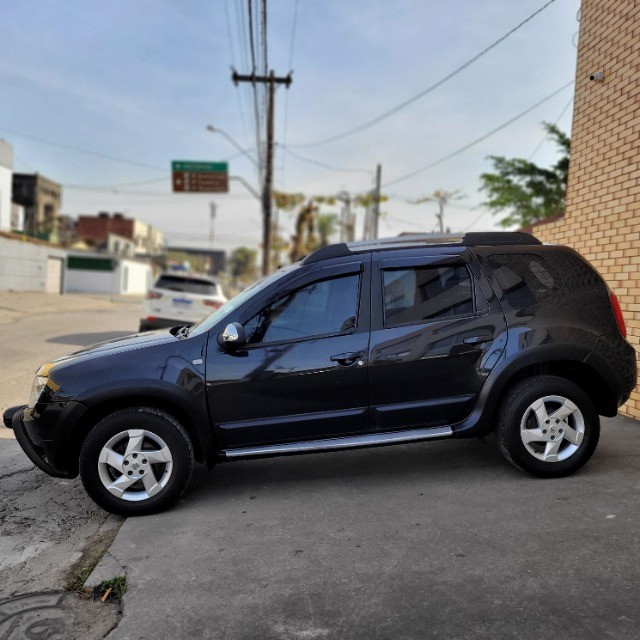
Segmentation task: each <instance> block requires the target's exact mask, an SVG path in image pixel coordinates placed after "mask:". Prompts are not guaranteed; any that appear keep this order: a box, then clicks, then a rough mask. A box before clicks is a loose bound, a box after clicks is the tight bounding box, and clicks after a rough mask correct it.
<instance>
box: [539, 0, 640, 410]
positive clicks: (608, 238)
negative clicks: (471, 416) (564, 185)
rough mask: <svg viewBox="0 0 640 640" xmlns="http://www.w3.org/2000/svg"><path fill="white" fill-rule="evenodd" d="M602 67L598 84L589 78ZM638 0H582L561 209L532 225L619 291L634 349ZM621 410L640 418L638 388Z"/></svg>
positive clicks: (638, 265) (637, 339) (639, 198)
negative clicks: (567, 166) (587, 263)
mask: <svg viewBox="0 0 640 640" xmlns="http://www.w3.org/2000/svg"><path fill="white" fill-rule="evenodd" d="M599 70H602V71H604V81H603V82H593V81H591V80H590V79H589V76H590V75H591V74H592V73H594V72H596V71H599ZM639 209H640V2H639V1H638V0H635V1H634V0H615V1H612V0H582V10H581V19H580V39H579V45H578V67H577V71H576V85H575V102H574V111H573V129H572V133H571V166H570V171H569V186H568V192H567V211H566V214H565V216H564V217H562V218H560V219H559V220H557V221H553V222H548V223H542V224H538V225H534V228H533V229H532V231H533V233H534V234H535V235H536V237H538V238H539V239H540V240H542V241H543V242H555V243H561V244H567V245H570V246H572V247H574V248H575V249H576V250H577V251H579V252H580V253H581V254H582V255H583V256H584V257H585V258H587V259H588V260H589V261H590V262H591V264H593V265H594V266H595V267H596V268H597V269H598V270H599V271H600V273H601V274H602V275H603V276H604V278H605V279H606V280H607V282H608V283H609V286H610V287H611V288H612V289H613V291H614V292H615V293H616V294H617V296H618V298H619V300H620V304H621V306H622V310H623V312H624V317H625V320H626V325H627V331H628V339H629V342H631V344H632V345H633V346H634V347H635V348H636V350H640V251H639V248H640V215H639ZM621 411H622V412H623V413H625V414H627V415H630V416H633V417H634V418H640V388H639V387H636V390H635V391H634V393H633V394H632V396H631V399H630V400H629V402H628V403H627V404H626V405H625V406H624V407H623V408H622V409H621Z"/></svg>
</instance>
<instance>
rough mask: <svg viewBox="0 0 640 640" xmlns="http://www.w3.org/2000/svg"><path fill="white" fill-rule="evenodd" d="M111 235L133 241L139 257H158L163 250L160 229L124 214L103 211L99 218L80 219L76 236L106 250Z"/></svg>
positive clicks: (81, 217) (83, 217) (85, 217)
mask: <svg viewBox="0 0 640 640" xmlns="http://www.w3.org/2000/svg"><path fill="white" fill-rule="evenodd" d="M109 234H114V235H116V236H121V237H122V238H127V239H129V240H132V241H133V243H134V247H135V249H134V250H135V253H136V254H138V255H148V256H157V255H160V254H161V253H162V250H163V237H162V232H161V231H160V230H159V229H156V228H155V227H153V226H151V225H149V224H146V223H144V222H141V221H140V220H136V219H134V218H127V217H125V216H124V214H122V213H114V214H113V215H111V214H110V213H107V212H104V211H102V212H100V213H99V214H98V215H97V216H79V217H78V222H77V225H76V235H77V236H78V237H79V238H82V239H83V240H86V241H88V242H90V243H92V244H93V245H94V246H95V247H99V248H106V247H107V243H108V236H109Z"/></svg>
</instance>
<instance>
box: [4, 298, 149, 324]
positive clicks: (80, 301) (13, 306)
mask: <svg viewBox="0 0 640 640" xmlns="http://www.w3.org/2000/svg"><path fill="white" fill-rule="evenodd" d="M141 302H142V296H110V295H99V294H82V293H66V294H64V295H55V294H51V293H42V292H40V291H0V324H6V323H9V322H13V321H16V320H20V319H21V318H24V317H27V316H31V315H34V314H38V315H48V314H52V313H73V312H80V311H92V310H93V311H95V310H99V309H114V308H116V307H117V306H119V305H125V306H127V305H140V304H141Z"/></svg>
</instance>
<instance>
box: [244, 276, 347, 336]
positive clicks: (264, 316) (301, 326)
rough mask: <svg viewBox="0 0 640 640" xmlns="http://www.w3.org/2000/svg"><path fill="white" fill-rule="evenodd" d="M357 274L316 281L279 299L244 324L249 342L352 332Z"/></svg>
mask: <svg viewBox="0 0 640 640" xmlns="http://www.w3.org/2000/svg"><path fill="white" fill-rule="evenodd" d="M358 285H359V276H358V275H355V274H354V275H348V276H342V277H338V278H331V279H328V280H320V281H318V282H314V283H312V284H309V285H307V286H305V287H302V288H301V289H297V290H296V291H293V292H291V293H288V294H287V295H285V296H283V297H282V298H279V299H278V300H276V301H275V302H273V303H272V304H270V305H269V306H268V307H266V308H265V309H263V310H262V311H261V312H260V313H258V314H256V315H255V316H254V317H253V318H251V319H250V320H249V321H248V322H247V323H246V324H245V331H246V333H247V337H248V340H249V343H252V344H264V343H269V342H282V341H288V340H300V339H306V338H315V337H320V336H325V335H326V336H328V335H337V334H340V333H345V332H348V331H350V330H353V329H355V326H356V317H357V312H358Z"/></svg>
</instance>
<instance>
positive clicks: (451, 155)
mask: <svg viewBox="0 0 640 640" xmlns="http://www.w3.org/2000/svg"><path fill="white" fill-rule="evenodd" d="M573 83H574V81H573V80H572V81H571V82H567V84H565V85H564V86H562V87H560V89H557V90H556V91H554V92H553V93H551V94H549V95H548V96H547V97H546V98H543V99H542V100H540V101H538V102H536V103H535V104H534V105H532V106H531V107H529V108H528V109H525V110H524V111H521V112H520V113H519V114H518V115H517V116H514V117H513V118H510V119H509V120H507V121H506V122H503V123H502V124H501V125H499V126H497V127H496V128H495V129H491V131H489V132H487V133H485V134H484V135H482V136H480V137H479V138H476V139H475V140H473V141H472V142H469V143H468V144H466V145H464V146H463V147H460V148H459V149H456V150H455V151H452V152H451V153H448V154H447V155H446V156H443V157H442V158H440V159H439V160H436V161H435V162H432V163H431V164H428V165H427V166H426V167H422V168H421V169H416V170H415V171H411V172H410V173H407V174H405V175H403V176H400V177H399V178H395V179H394V180H390V181H389V182H386V183H385V184H383V185H382V186H383V187H388V186H390V185H392V184H397V183H398V182H403V181H405V180H408V179H409V178H413V177H414V176H417V175H418V174H420V173H424V172H425V171H428V170H429V169H432V168H433V167H435V166H437V165H439V164H442V163H443V162H445V161H447V160H450V159H451V158H454V157H455V156H458V155H460V154H461V153H464V152H465V151H467V150H468V149H471V147H475V146H476V145H477V144H479V143H480V142H483V141H484V140H486V139H487V138H490V137H491V136H492V135H494V134H496V133H498V132H499V131H502V129H505V128H506V127H508V126H510V125H512V124H513V123H514V122H516V121H517V120H519V119H520V118H522V117H524V116H526V115H527V114H528V113H531V112H532V111H533V110H534V109H537V108H538V107H539V106H541V105H543V104H544V103H545V102H548V101H549V100H551V98H554V97H555V96H557V95H558V94H559V93H561V92H562V91H564V90H565V89H566V88H567V87H570V86H571V85H572V84H573Z"/></svg>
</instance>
